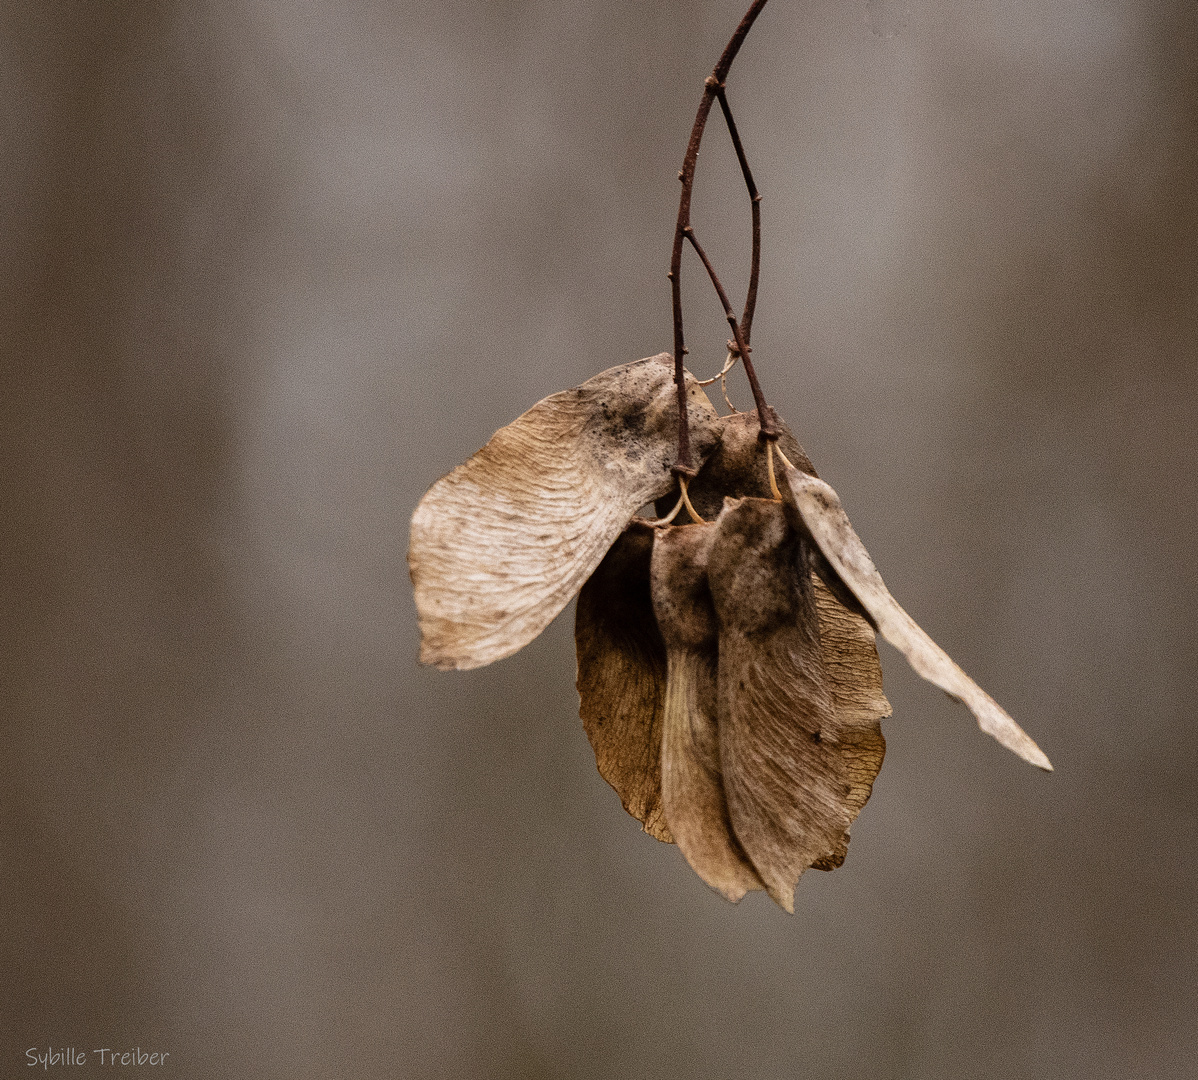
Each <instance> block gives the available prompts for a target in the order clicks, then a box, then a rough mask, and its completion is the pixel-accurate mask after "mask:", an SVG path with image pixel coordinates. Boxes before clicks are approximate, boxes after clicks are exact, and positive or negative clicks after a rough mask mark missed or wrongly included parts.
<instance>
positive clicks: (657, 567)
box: [652, 524, 764, 901]
mask: <svg viewBox="0 0 1198 1080" xmlns="http://www.w3.org/2000/svg"><path fill="white" fill-rule="evenodd" d="M715 533H716V526H715V525H710V524H705V525H684V526H680V527H675V528H671V529H660V530H658V533H657V537H656V539H655V541H654V544H653V562H652V592H653V610H654V613H655V614H656V616H657V625H658V627H659V628H660V630H661V636H662V639H663V640H664V642H665V647H666V657H667V665H668V674H667V682H666V694H665V706H664V720H663V731H662V750H661V787H662V804H663V806H664V808H665V816H666V821H667V822H668V823H669V826H670V832H671V833H672V834H673V836H674V841H675V843H677V844H678V847H679V849H680V850H681V851H682V854H683V855H685V856H686V859H687V862H689V863H690V865H691V867H692V868H693V869H694V871H695V873H697V874H698V875H699V877H701V878H702V879H703V880H704V881H705V882H707V884H708V885H710V886H712V888H715V889H718V890H719V891H720V892H721V893H722V894H723V895H724V896H725V897H726V898H727V899H729V900H732V901H737V900H739V899H740V898H741V897H742V896H744V895H745V893H746V892H748V891H749V890H751V889H761V888H763V887H764V886H763V885H762V883H761V880H760V879H759V878H758V877H757V874H756V873H755V872H754V870H753V866H752V864H751V863H750V862H749V860H748V859H747V858H746V856H745V853H744V852H743V851H742V850H741V847H740V844H738V843H737V841H736V838H735V836H734V835H733V833H732V824H731V822H730V820H729V818H728V804H727V801H726V800H725V798H724V786H723V775H722V770H721V767H720V740H719V728H718V725H719V719H718V702H719V695H718V693H717V687H716V680H717V674H718V670H719V644H718V636H719V626H718V623H717V622H716V614H715V608H714V606H713V605H712V601H711V592H710V590H709V589H708V586H707V565H706V563H707V549H708V547H709V546H710V544H711V541H712V540H713V539H714V537H715Z"/></svg>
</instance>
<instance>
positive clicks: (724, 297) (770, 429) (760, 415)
mask: <svg viewBox="0 0 1198 1080" xmlns="http://www.w3.org/2000/svg"><path fill="white" fill-rule="evenodd" d="M682 232H683V235H684V236H685V237H686V238H687V240H689V241H690V242H691V247H693V248H694V249H695V254H696V255H698V256H699V261H700V262H702V263H703V266H704V267H705V268H706V270H707V276H708V277H709V278H711V283H712V284H713V285H714V286H715V291H716V295H717V296H718V297H719V298H720V303H721V304H723V306H724V317H725V318H726V319H727V320H728V325H729V326H730V327H731V328H732V338H733V340H734V341H735V343H736V349H737V351H738V352H739V353H740V358H741V362H742V363H743V364H744V365H745V374H746V375H747V376H748V378H749V387H750V389H751V390H752V391H753V401H754V403H755V404H756V406H757V420H758V423H759V425H760V427H761V437H762V438H763V439H776V438H777V437H778V427H777V425H776V424H775V423H774V411H773V409H771V408H770V407H769V406H768V405H767V404H766V403H765V395H763V394H762V392H761V385H760V384H759V383H758V382H757V372H755V371H754V370H753V361H752V360H751V359H749V344H748V342H747V341H745V339H744V335H743V333H742V332H741V328H740V325H739V324H738V323H737V321H736V315H734V314H733V312H732V304H731V303H729V301H728V294H727V293H726V292H725V291H724V286H723V285H722V284H721V283H720V279H719V276H718V275H717V274H716V272H715V267H714V266H712V265H711V260H710V259H709V258H708V257H707V252H706V251H704V250H703V245H702V244H700V243H699V240H698V237H696V236H695V230H694V229H693V228H692V227H691V226H690V225H688V226H687V227H686V228H685V229H683V230H682Z"/></svg>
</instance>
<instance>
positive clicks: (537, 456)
mask: <svg viewBox="0 0 1198 1080" xmlns="http://www.w3.org/2000/svg"><path fill="white" fill-rule="evenodd" d="M687 382H688V394H689V399H688V400H689V404H688V417H689V422H690V432H691V447H692V450H693V451H694V454H695V457H696V458H697V460H698V461H700V462H702V460H703V459H704V456H705V455H706V454H707V453H708V452H709V451H710V450H711V448H712V447H713V446H714V445H715V443H716V441H717V435H716V434H715V432H714V430H713V427H712V425H713V422H714V421H715V419H716V414H715V410H714V409H713V408H712V407H711V403H710V402H709V401H708V400H707V398H706V396H705V395H704V394H703V391H702V390H701V389H700V388H699V386H698V385H697V384H696V383H695V381H694V380H693V379H692V378H690V377H689V376H688V377H687ZM677 417H678V408H677V401H676V397H675V388H674V384H673V362H672V361H671V359H670V357H669V355H668V354H666V353H661V354H659V355H657V356H653V357H650V358H649V359H647V360H640V361H637V362H636V363H634V364H624V365H621V366H620V367H614V368H610V369H609V370H607V371H604V372H602V373H601V374H599V375H596V376H595V377H594V378H593V379H588V380H587V381H586V382H585V383H583V384H582V385H581V386H577V387H575V388H574V389H572V390H565V391H563V392H562V393H559V394H553V395H551V396H550V397H547V398H545V399H543V400H542V401H539V402H538V403H537V404H536V405H534V406H533V407H532V408H531V409H529V410H528V412H526V413H524V415H523V416H521V417H519V418H518V419H517V420H515V421H513V422H512V423H511V424H508V425H507V427H504V428H500V429H499V431H497V432H496V433H495V434H494V435H493V436H492V437H491V441H490V442H488V443H487V445H486V446H484V447H483V448H482V449H481V450H480V451H479V452H478V453H477V454H475V455H474V456H473V457H472V458H471V459H470V460H469V461H467V462H466V463H465V464H463V465H459V466H458V467H457V468H456V469H454V470H453V472H451V473H450V474H449V475H448V476H445V477H442V479H440V480H438V481H437V482H436V483H435V484H434V485H433V486H432V487H431V488H430V489H429V490H428V492H427V493H426V494H425V496H424V498H423V499H421V500H420V504H419V505H418V506H417V507H416V512H415V513H414V514H413V515H412V531H411V542H410V545H409V549H408V564H409V569H410V571H411V576H412V585H413V587H414V589H415V593H416V608H417V611H418V612H419V615H420V630H421V635H422V640H421V652H420V658H421V660H422V661H423V662H424V663H426V664H434V665H436V666H437V667H441V668H473V667H479V666H480V665H482V664H489V663H491V662H492V661H494V660H499V659H502V658H503V657H505V656H510V655H511V654H512V653H514V652H516V650H518V649H520V648H522V647H523V646H524V645H527V644H528V642H530V641H531V640H532V639H533V638H535V637H536V636H537V635H538V634H539V633H540V632H541V631H542V630H543V629H544V628H545V627H546V626H548V625H549V623H550V622H551V621H552V620H553V619H554V617H555V616H556V615H557V614H558V612H560V611H561V610H562V608H563V607H565V606H566V604H567V603H569V601H570V599H571V597H573V596H574V594H575V593H577V592H578V590H579V588H580V587H581V586H582V583H583V582H584V581H585V580H586V579H587V578H588V577H589V576H590V575H591V573H592V571H593V570H594V569H595V567H596V566H598V565H599V561H600V560H601V559H602V558H603V555H604V552H606V551H607V549H608V548H609V547H611V544H612V542H613V541H614V540H615V538H616V537H617V536H618V535H619V533H620V531H621V530H622V529H623V528H624V526H625V525H627V524H628V521H629V519H630V518H631V517H632V515H633V514H634V513H635V512H636V510H637V509H638V508H639V507H641V506H643V505H644V504H645V503H647V502H650V501H652V500H653V499H656V498H657V497H659V496H660V495H663V494H664V493H665V492H667V491H668V490H669V489H670V487H671V485H672V484H673V482H674V481H673V476H672V475H671V472H670V467H671V465H672V464H673V462H674V457H675V447H676V438H677Z"/></svg>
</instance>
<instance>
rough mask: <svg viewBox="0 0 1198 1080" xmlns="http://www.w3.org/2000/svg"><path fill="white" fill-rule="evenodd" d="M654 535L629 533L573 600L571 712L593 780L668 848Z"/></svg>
mask: <svg viewBox="0 0 1198 1080" xmlns="http://www.w3.org/2000/svg"><path fill="white" fill-rule="evenodd" d="M653 533H654V530H653V529H651V528H650V527H649V526H647V525H642V524H640V523H639V522H635V521H634V522H633V523H632V524H631V525H629V527H628V528H627V529H626V530H625V531H624V532H623V533H621V534H620V536H619V537H618V538H617V540H616V542H615V543H614V544H613V545H612V547H611V550H610V551H609V552H608V553H607V554H606V555H605V556H604V557H603V561H602V562H601V563H600V564H599V566H598V568H597V569H596V570H595V572H594V574H592V575H591V577H590V578H589V580H588V581H587V583H586V584H585V585H583V587H582V591H581V592H580V593H579V594H578V607H577V609H576V611H575V618H574V644H575V648H576V650H577V654H578V695H579V699H580V703H579V709H578V711H579V713H580V715H581V716H582V725H583V727H584V728H585V729H586V733H587V738H588V739H589V740H590V742H591V747H592V749H593V750H594V751H595V764H596V765H597V766H598V767H599V774H600V775H601V776H602V777H603V779H604V780H606V781H607V782H608V783H609V784H611V786H612V787H613V788H615V790H616V794H617V795H619V796H620V801H621V802H622V803H623V804H624V809H625V810H627V811H628V812H629V813H630V814H631V815H632V816H633V817H634V818H636V819H637V820H638V821H639V822H641V824H642V825H643V826H644V829H645V832H647V833H649V834H650V835H652V836H655V837H657V839H658V840H664V841H665V842H666V843H672V842H673V839H674V838H673V836H671V834H670V830H669V828H668V827H667V825H666V820H665V816H664V814H663V812H662V802H661V745H662V708H663V704H664V701H665V692H666V647H665V643H664V642H663V641H662V638H661V634H660V633H659V631H658V629H657V622H656V620H655V619H654V617H653V602H652V600H651V598H650V593H649V560H650V557H651V555H652V552H653Z"/></svg>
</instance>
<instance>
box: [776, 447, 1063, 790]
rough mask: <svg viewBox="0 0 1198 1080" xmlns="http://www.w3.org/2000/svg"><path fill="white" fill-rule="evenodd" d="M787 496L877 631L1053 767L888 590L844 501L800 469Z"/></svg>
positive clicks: (1010, 743) (1028, 753)
mask: <svg viewBox="0 0 1198 1080" xmlns="http://www.w3.org/2000/svg"><path fill="white" fill-rule="evenodd" d="M783 474H784V476H785V480H786V483H785V484H784V485H783V486H782V492H783V497H784V499H785V500H786V504H787V506H788V507H789V509H790V511H791V513H792V515H797V516H796V517H795V520H794V524H795V525H796V527H801V528H803V529H805V530H806V531H808V532H809V533H810V535H811V536H812V537H813V538H814V540H815V542H816V543H817V544H818V545H819V547H820V550H821V551H822V552H823V553H824V556H825V557H826V558H827V560H828V563H829V565H830V566H831V567H832V569H833V570H834V571H835V572H836V573H837V574H838V575H839V577H840V578H841V580H842V581H843V582H844V584H845V585H847V586H848V588H849V589H851V590H852V592H853V594H854V595H855V596H856V597H857V599H858V600H860V601H861V604H862V605H863V606H864V607H865V609H866V610H867V611H868V612H869V613H870V615H871V616H872V617H873V619H874V621H875V622H876V623H877V626H878V632H879V633H880V634H881V635H882V636H883V637H884V638H885V639H886V640H887V641H889V642H890V644H891V645H893V646H894V647H895V648H896V649H898V650H899V651H900V652H901V653H902V654H903V655H904V656H905V657H906V658H907V662H908V663H910V665H911V666H912V667H913V668H914V669H915V670H916V672H917V673H918V674H919V675H921V676H922V677H923V678H925V679H927V680H928V682H931V683H934V684H935V685H936V686H939V687H940V689H942V690H943V691H945V693H947V694H948V695H949V696H950V697H954V698H956V699H957V700H958V701H961V702H963V703H964V704H965V705H966V706H967V707H968V708H969V710H970V711H971V712H972V713H973V715H974V716H975V717H976V718H977V722H978V726H979V727H980V728H981V729H982V730H983V731H984V732H986V733H987V734H988V735H992V736H994V738H996V739H997V740H998V741H999V742H1000V743H1001V744H1002V745H1003V746H1005V747H1006V748H1007V749H1008V750H1011V751H1012V752H1014V753H1016V754H1018V755H1019V756H1020V757H1021V758H1023V759H1024V761H1028V762H1030V763H1031V764H1033V765H1036V766H1038V767H1039V768H1041V769H1045V770H1048V771H1051V770H1052V765H1051V764H1050V763H1049V760H1048V758H1047V757H1046V756H1045V754H1044V751H1042V750H1041V749H1040V748H1039V747H1038V746H1037V745H1036V744H1035V742H1033V741H1032V739H1031V738H1030V737H1029V736H1028V734H1027V733H1026V732H1025V731H1024V730H1023V729H1022V728H1021V727H1020V726H1019V725H1018V724H1017V723H1015V721H1014V720H1012V719H1011V717H1010V716H1008V715H1007V713H1006V712H1005V711H1004V710H1003V709H1002V707H1001V706H1000V705H999V704H998V702H996V701H995V700H994V699H993V698H992V697H991V696H990V695H989V694H987V693H986V692H985V691H984V690H982V688H981V687H980V686H978V685H977V683H975V682H974V681H973V680H972V679H971V678H970V677H969V676H968V675H966V674H965V672H964V671H962V670H961V668H959V667H958V666H957V665H956V664H955V663H954V662H953V660H952V658H951V657H950V656H949V655H948V654H947V653H946V652H945V651H944V650H943V649H942V648H940V646H939V645H937V644H936V643H935V642H934V641H933V640H932V639H931V638H930V637H928V635H927V634H926V633H925V632H924V631H923V630H922V629H921V628H920V626H919V624H918V623H916V621H915V620H914V619H912V618H911V616H910V615H908V614H907V613H906V612H905V611H904V610H903V609H902V608H901V607H900V606H899V604H898V602H897V601H896V600H895V599H894V597H893V596H891V595H890V591H889V590H888V589H887V588H886V584H885V582H883V580H882V575H881V574H879V573H878V569H877V567H876V566H874V563H873V560H872V559H871V558H870V557H869V552H867V551H866V550H865V545H864V544H862V543H861V539H860V537H858V535H857V533H856V532H855V531H854V530H853V526H852V524H851V523H850V522H849V519H848V516H847V515H846V514H845V512H844V508H843V507H842V506H841V505H840V498H839V496H837V494H836V492H835V491H833V490H832V488H831V487H829V486H828V485H827V484H825V483H824V482H823V481H822V480H819V479H817V478H815V477H813V476H810V475H808V474H807V473H804V472H800V471H799V470H798V469H793V468H785V467H784V469H783Z"/></svg>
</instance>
